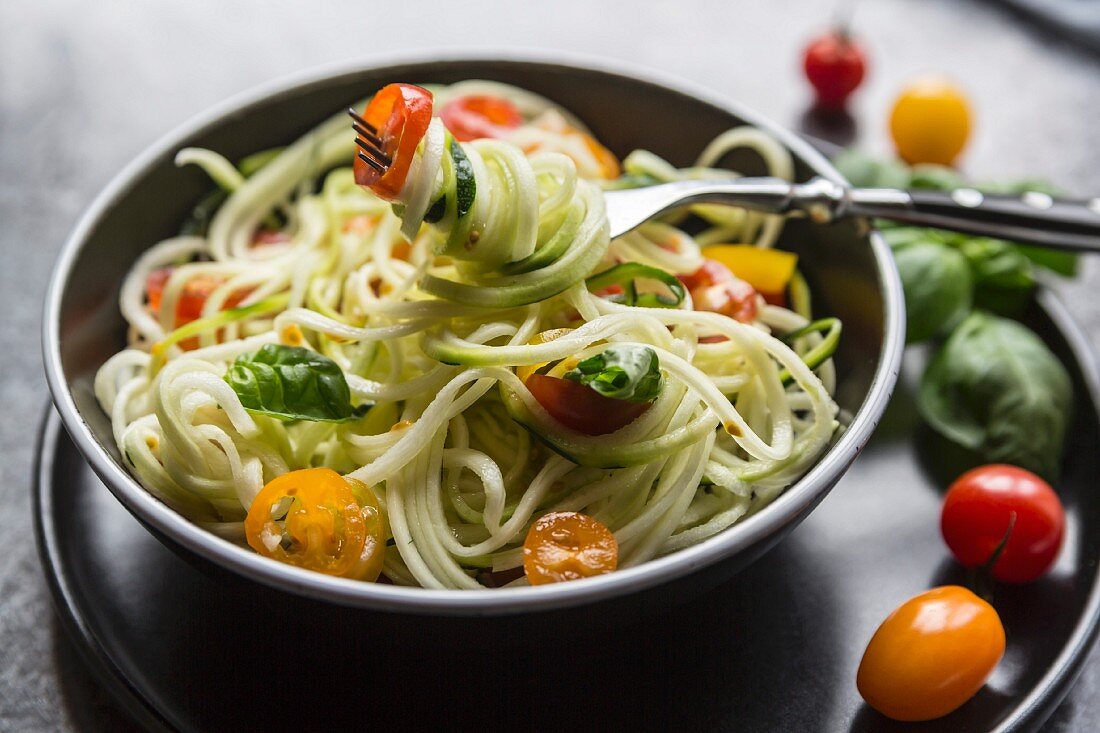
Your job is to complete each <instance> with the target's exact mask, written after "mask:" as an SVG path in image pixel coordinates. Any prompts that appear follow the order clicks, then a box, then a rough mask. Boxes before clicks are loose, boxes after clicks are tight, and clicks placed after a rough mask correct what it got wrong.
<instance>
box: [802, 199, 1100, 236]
mask: <svg viewBox="0 0 1100 733" xmlns="http://www.w3.org/2000/svg"><path fill="white" fill-rule="evenodd" d="M803 185H804V184H803ZM795 188H796V191H797V189H798V188H799V186H796V187H795ZM795 198H796V199H797V198H798V195H797V192H796V195H795ZM796 205H797V206H798V208H804V209H806V210H807V212H808V213H810V214H811V216H812V215H813V210H812V208H807V207H806V206H803V205H801V204H796ZM829 208H830V209H832V213H833V214H834V216H868V217H874V218H881V219H890V220H892V221H896V222H900V223H904V224H913V225H917V226H927V227H937V228H939V229H951V230H953V231H957V232H965V233H967V234H976V235H979V236H986V237H996V238H998V239H1010V240H1013V241H1017V242H1027V243H1029V244H1036V245H1039V246H1042V247H1050V248H1054V249H1064V250H1070V251H1086V252H1100V199H1090V200H1072V199H1060V198H1053V197H1051V196H1048V195H1047V194H1045V193H1039V192H1037V191H1030V192H1027V193H1024V194H1023V195H1021V196H1003V195H992V194H984V193H981V192H980V191H978V190H976V189H973V188H958V189H955V190H953V191H924V190H913V191H900V190H894V189H873V188H863V189H860V188H856V189H849V190H846V191H844V192H842V193H841V195H840V196H839V200H837V201H836V202H835V205H834V206H831V207H829Z"/></svg>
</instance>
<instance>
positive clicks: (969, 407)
mask: <svg viewBox="0 0 1100 733" xmlns="http://www.w3.org/2000/svg"><path fill="white" fill-rule="evenodd" d="M1072 400H1073V391H1072V386H1071V383H1070V378H1069V375H1068V374H1067V373H1066V370H1065V368H1064V367H1063V366H1062V365H1061V363H1059V361H1058V358H1057V357H1056V356H1054V354H1052V353H1051V351H1050V350H1049V349H1048V348H1047V347H1046V345H1045V344H1043V342H1042V341H1041V340H1039V337H1038V336H1036V335H1035V334H1034V333H1032V332H1031V331H1029V330H1028V329H1027V328H1026V327H1024V326H1022V325H1020V324H1019V323H1016V322H1015V321H1010V320H1008V319H1007V318H999V317H997V316H994V315H992V314H989V313H985V312H983V311H976V312H974V313H972V314H971V315H970V316H969V317H967V319H966V320H965V321H963V322H962V323H961V324H960V325H959V327H958V328H956V329H955V331H954V333H952V334H951V337H950V338H949V339H948V340H947V342H946V343H945V344H944V345H943V348H942V349H941V350H940V351H939V353H937V354H936V356H935V357H934V358H933V359H932V363H931V364H929V366H928V369H927V370H926V371H925V373H924V376H923V378H922V380H921V385H920V392H919V393H918V398H917V406H918V408H919V409H920V413H921V415H922V416H923V417H924V419H925V420H926V421H927V422H928V424H929V425H931V426H932V427H933V428H934V429H935V430H936V431H937V432H939V433H941V434H942V435H944V436H945V437H947V438H949V439H950V440H952V441H954V442H956V443H958V444H959V445H962V446H964V447H966V448H969V449H970V450H973V451H976V452H977V453H979V454H980V455H981V456H982V457H983V458H984V459H985V460H987V461H991V462H1003V463H1013V464H1015V465H1017V466H1022V467H1024V468H1027V469H1029V470H1032V471H1035V472H1037V473H1041V474H1043V475H1045V476H1047V477H1055V476H1056V475H1057V473H1058V466H1059V464H1060V462H1061V458H1062V444H1063V441H1064V439H1065V434H1066V429H1067V427H1068V424H1069V417H1070V412H1071V406H1072Z"/></svg>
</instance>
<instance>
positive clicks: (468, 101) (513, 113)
mask: <svg viewBox="0 0 1100 733" xmlns="http://www.w3.org/2000/svg"><path fill="white" fill-rule="evenodd" d="M439 119H441V120H443V124H444V125H445V126H446V127H447V129H448V130H450V131H451V134H452V135H454V136H455V139H456V140H460V141H462V142H467V141H469V140H477V139H478V138H482V137H501V136H502V135H503V133H505V132H507V131H508V130H511V129H513V128H516V127H519V126H520V125H522V124H523V115H521V114H520V113H519V110H518V109H516V105H514V104H512V103H511V102H509V101H508V100H507V99H502V98H500V97H490V96H488V95H485V96H482V95H475V96H470V97H458V98H456V99H452V100H451V101H450V102H447V104H445V105H443V109H442V110H440V112H439Z"/></svg>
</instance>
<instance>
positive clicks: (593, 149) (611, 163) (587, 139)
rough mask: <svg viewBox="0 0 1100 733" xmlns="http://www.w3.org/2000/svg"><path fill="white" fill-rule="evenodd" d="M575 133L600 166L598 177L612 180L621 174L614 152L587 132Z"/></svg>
mask: <svg viewBox="0 0 1100 733" xmlns="http://www.w3.org/2000/svg"><path fill="white" fill-rule="evenodd" d="M576 134H577V135H580V137H581V140H582V141H584V146H585V147H586V148H588V152H590V153H592V156H593V157H594V158H595V159H596V162H597V163H598V164H599V166H600V178H603V179H604V180H606V181H613V180H615V179H616V178H618V177H619V176H620V175H622V172H623V170H622V167H621V166H620V165H619V159H618V158H616V157H615V154H614V153H612V152H611V151H610V150H608V149H607V148H605V147H604V146H603V145H601V144H600V143H599V141H597V140H596V138H594V137H592V136H591V135H589V134H587V133H583V132H580V131H579V130H578V131H576Z"/></svg>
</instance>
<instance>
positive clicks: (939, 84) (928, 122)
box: [890, 76, 970, 165]
mask: <svg viewBox="0 0 1100 733" xmlns="http://www.w3.org/2000/svg"><path fill="white" fill-rule="evenodd" d="M890 135H891V136H892V137H893V138H894V146H895V147H896V148H897V150H898V155H900V156H901V159H902V160H904V161H905V162H906V163H909V164H916V163H938V164H939V165H951V164H952V163H954V162H955V158H957V157H958V156H959V153H961V152H962V149H963V148H964V147H966V141H967V138H969V137H970V103H969V102H968V101H967V99H966V95H965V94H963V92H962V90H960V89H959V88H958V87H957V86H955V85H954V84H953V83H952V82H951V81H949V80H947V79H944V78H942V77H938V76H926V77H920V78H918V79H915V80H914V81H913V82H911V83H910V84H909V86H907V87H906V88H905V89H904V90H902V93H901V95H900V96H899V97H898V99H897V101H896V102H894V109H893V111H892V112H891V113H890Z"/></svg>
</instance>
